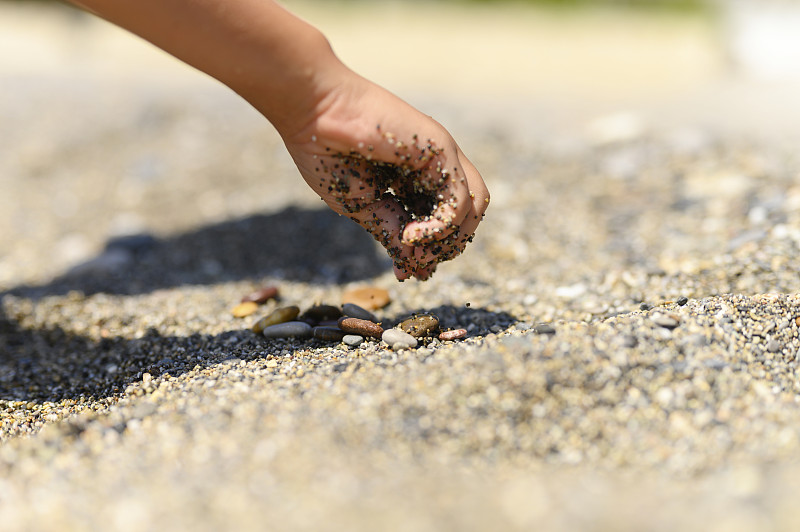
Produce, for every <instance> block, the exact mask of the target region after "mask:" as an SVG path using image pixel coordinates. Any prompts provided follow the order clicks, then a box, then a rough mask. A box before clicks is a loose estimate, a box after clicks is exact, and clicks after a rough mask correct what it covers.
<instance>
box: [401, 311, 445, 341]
mask: <svg viewBox="0 0 800 532" xmlns="http://www.w3.org/2000/svg"><path fill="white" fill-rule="evenodd" d="M398 327H399V328H400V329H401V330H402V331H404V332H407V333H408V334H410V335H411V336H413V337H414V338H422V337H423V336H434V335H435V333H436V331H438V330H439V318H437V317H436V316H434V315H433V314H420V315H419V316H412V317H410V318H408V319H407V320H403V321H402V322H400V325H398Z"/></svg>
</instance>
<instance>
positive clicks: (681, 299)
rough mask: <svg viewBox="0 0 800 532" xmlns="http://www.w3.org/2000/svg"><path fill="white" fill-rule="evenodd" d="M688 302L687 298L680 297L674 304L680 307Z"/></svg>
mask: <svg viewBox="0 0 800 532" xmlns="http://www.w3.org/2000/svg"><path fill="white" fill-rule="evenodd" d="M688 302H689V298H688V297H686V296H681V297H679V298H678V300H677V301H676V302H675V303H677V304H678V305H680V306H681V307H682V306H684V305H685V304H686V303H688Z"/></svg>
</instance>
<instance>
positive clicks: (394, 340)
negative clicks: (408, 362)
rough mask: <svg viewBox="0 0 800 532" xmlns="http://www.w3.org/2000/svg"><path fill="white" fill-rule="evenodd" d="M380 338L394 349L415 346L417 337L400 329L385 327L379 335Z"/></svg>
mask: <svg viewBox="0 0 800 532" xmlns="http://www.w3.org/2000/svg"><path fill="white" fill-rule="evenodd" d="M381 340H383V341H384V342H386V343H387V344H389V345H390V346H391V347H392V349H394V350H395V351H397V350H398V349H407V348H408V349H413V348H414V347H417V339H416V338H414V337H413V336H411V335H410V334H408V333H407V332H405V331H403V330H401V329H386V330H385V331H383V335H381Z"/></svg>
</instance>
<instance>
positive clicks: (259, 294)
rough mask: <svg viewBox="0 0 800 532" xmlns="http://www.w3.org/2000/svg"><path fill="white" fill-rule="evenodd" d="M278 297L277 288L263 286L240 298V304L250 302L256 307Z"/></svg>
mask: <svg viewBox="0 0 800 532" xmlns="http://www.w3.org/2000/svg"><path fill="white" fill-rule="evenodd" d="M277 297H278V288H277V287H275V286H265V287H263V288H259V289H258V290H255V291H253V292H250V293H249V294H247V295H246V296H244V297H243V298H242V303H247V302H248V301H252V302H253V303H256V304H258V305H263V304H264V303H266V302H267V301H269V300H270V299H275V298H277Z"/></svg>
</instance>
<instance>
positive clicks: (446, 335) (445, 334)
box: [439, 329, 467, 342]
mask: <svg viewBox="0 0 800 532" xmlns="http://www.w3.org/2000/svg"><path fill="white" fill-rule="evenodd" d="M466 335H467V330H466V329H453V330H451V331H442V332H440V333H439V340H441V341H443V342H447V341H448V340H460V339H461V338H464V337H465V336H466Z"/></svg>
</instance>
